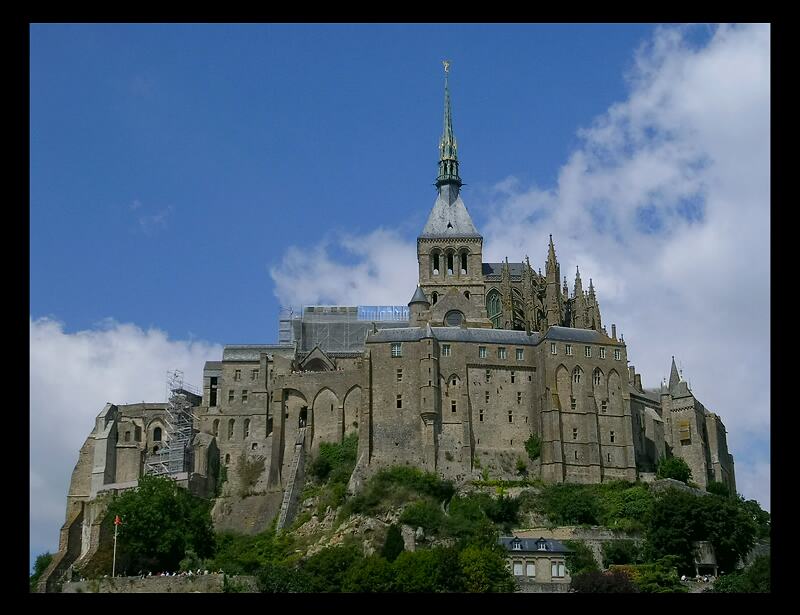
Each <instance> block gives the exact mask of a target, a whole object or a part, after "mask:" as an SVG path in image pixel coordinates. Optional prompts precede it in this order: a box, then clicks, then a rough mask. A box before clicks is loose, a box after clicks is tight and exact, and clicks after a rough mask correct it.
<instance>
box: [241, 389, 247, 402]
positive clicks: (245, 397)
mask: <svg viewBox="0 0 800 615" xmlns="http://www.w3.org/2000/svg"><path fill="white" fill-rule="evenodd" d="M242 403H243V404H246V403H247V389H242Z"/></svg>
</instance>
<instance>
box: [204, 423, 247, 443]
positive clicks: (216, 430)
mask: <svg viewBox="0 0 800 615" xmlns="http://www.w3.org/2000/svg"><path fill="white" fill-rule="evenodd" d="M235 425H236V420H235V419H230V420H229V421H228V440H232V439H233V428H234V426H235ZM212 433H213V434H214V436H215V437H217V438H218V437H219V419H214V423H213V424H212ZM244 437H245V438H249V437H250V419H245V420H244Z"/></svg>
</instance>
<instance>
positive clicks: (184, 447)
mask: <svg viewBox="0 0 800 615" xmlns="http://www.w3.org/2000/svg"><path fill="white" fill-rule="evenodd" d="M189 395H197V396H200V391H199V390H198V389H197V387H194V386H192V385H190V384H187V383H185V382H184V381H183V372H182V371H181V370H179V369H176V370H172V371H168V372H167V406H166V408H165V412H164V422H165V423H166V425H165V427H166V437H165V438H162V446H161V448H160V449H159V450H158V452H156V453H152V454H150V455H148V457H147V460H146V462H145V466H146V467H145V472H147V474H152V475H163V474H173V475H174V474H179V473H181V472H186V471H187V469H188V467H189V463H190V461H191V447H190V445H191V443H192V437H193V436H194V421H195V420H196V418H197V417H196V416H195V415H194V413H193V412H192V402H191V400H190V399H189Z"/></svg>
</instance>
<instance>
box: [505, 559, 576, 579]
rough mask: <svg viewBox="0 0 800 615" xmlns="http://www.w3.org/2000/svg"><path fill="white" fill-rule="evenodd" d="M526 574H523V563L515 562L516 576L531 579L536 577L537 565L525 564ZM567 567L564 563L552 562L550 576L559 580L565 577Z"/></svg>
mask: <svg viewBox="0 0 800 615" xmlns="http://www.w3.org/2000/svg"><path fill="white" fill-rule="evenodd" d="M524 568H525V574H523V562H514V576H515V577H522V576H527V577H529V578H534V577H536V564H534V563H532V562H526V563H524ZM565 570H566V569H565V566H564V563H563V562H550V576H551V577H553V578H554V579H559V578H562V577H563V576H564V573H565Z"/></svg>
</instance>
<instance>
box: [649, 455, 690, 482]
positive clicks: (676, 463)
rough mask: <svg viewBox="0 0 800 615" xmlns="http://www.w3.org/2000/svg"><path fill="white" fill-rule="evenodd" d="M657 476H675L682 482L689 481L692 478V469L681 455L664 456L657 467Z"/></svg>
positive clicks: (674, 477)
mask: <svg viewBox="0 0 800 615" xmlns="http://www.w3.org/2000/svg"><path fill="white" fill-rule="evenodd" d="M656 476H657V477H658V478H673V479H675V480H679V481H681V482H682V483H688V482H689V481H690V480H691V479H692V470H691V469H690V468H689V465H688V464H687V463H686V462H685V461H684V460H683V459H682V458H680V457H669V458H666V457H662V458H661V461H660V462H659V464H658V467H657V468H656Z"/></svg>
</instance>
